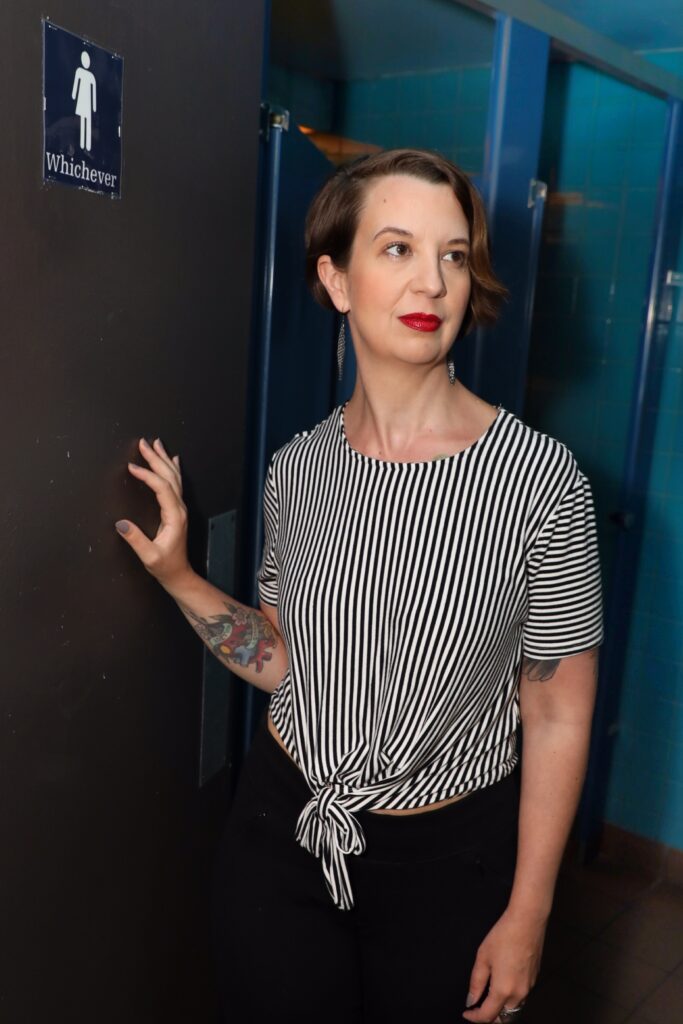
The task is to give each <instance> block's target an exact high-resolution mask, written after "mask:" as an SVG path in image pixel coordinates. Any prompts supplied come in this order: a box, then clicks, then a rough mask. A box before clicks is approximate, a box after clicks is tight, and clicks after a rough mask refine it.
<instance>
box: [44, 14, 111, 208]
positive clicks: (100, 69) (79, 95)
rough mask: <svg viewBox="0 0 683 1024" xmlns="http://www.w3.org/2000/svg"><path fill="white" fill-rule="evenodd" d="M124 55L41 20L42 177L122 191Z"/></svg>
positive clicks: (93, 188)
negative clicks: (121, 55) (111, 51)
mask: <svg viewBox="0 0 683 1024" xmlns="http://www.w3.org/2000/svg"><path fill="white" fill-rule="evenodd" d="M122 90H123V57H120V56H118V54H115V53H110V52H109V51H108V50H103V49H102V47H101V46H96V45H95V44H94V43H91V42H90V41H89V40H87V39H84V38H82V37H81V36H77V35H74V34H73V33H72V32H67V31H66V29H63V28H60V27H59V26H58V25H55V24H53V23H52V22H51V21H45V20H44V21H43V111H44V113H43V122H44V132H43V138H44V144H43V179H44V180H45V181H59V182H61V184H63V185H71V186H73V187H75V188H82V189H87V190H88V191H90V192H101V193H103V194H104V195H110V196H120V195H121V96H122Z"/></svg>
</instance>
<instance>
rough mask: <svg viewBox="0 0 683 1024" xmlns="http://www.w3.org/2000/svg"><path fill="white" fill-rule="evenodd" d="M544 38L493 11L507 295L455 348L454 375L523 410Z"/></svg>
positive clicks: (501, 252) (496, 159) (497, 183)
mask: <svg viewBox="0 0 683 1024" xmlns="http://www.w3.org/2000/svg"><path fill="white" fill-rule="evenodd" d="M549 51H550V39H549V37H548V36H547V35H546V34H544V33H543V32H539V31H538V30H537V29H534V28H530V27H529V26H528V25H525V24H523V23H522V22H519V21H516V20H515V19H514V18H510V17H507V16H505V15H501V14H497V15H496V32H495V40H494V50H493V73H492V76H491V91H490V98H489V114H488V125H487V130H486V143H485V155H484V171H483V174H482V176H481V179H480V180H478V181H477V184H478V185H479V187H480V189H481V192H482V195H483V197H484V201H485V203H486V208H487V215H488V223H489V231H490V234H491V244H492V251H493V263H494V269H495V271H496V273H497V274H498V276H499V277H500V278H501V280H502V281H503V283H504V284H505V285H506V287H507V288H508V289H509V290H510V298H509V300H508V302H507V303H506V305H505V307H504V310H503V313H502V316H501V318H500V321H499V323H498V324H496V326H495V327H493V328H488V329H481V330H479V331H477V332H476V334H475V335H474V336H471V337H469V338H466V339H463V340H462V341H459V342H457V343H456V345H455V350H454V357H455V362H456V372H457V373H458V375H459V376H460V377H461V378H462V379H463V381H464V382H465V383H466V384H467V386H468V387H470V388H471V389H472V390H473V391H475V392H476V393H477V394H478V395H481V396H482V398H485V399H487V401H489V402H491V403H493V404H498V403H501V404H502V405H504V406H505V408H507V409H509V410H510V411H511V412H515V413H517V414H518V415H521V413H522V408H523V403H524V393H525V387H526V370H527V355H528V347H529V332H530V321H531V309H532V307H533V294H534V286H535V282H536V263H537V258H538V246H539V240H540V229H541V222H542V217H543V201H544V198H545V185H544V183H543V182H539V181H538V180H537V174H538V158H539V152H540V144H541V130H542V126H543V108H544V104H545V86H546V76H547V68H548V55H549Z"/></svg>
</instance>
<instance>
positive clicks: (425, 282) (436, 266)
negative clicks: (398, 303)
mask: <svg viewBox="0 0 683 1024" xmlns="http://www.w3.org/2000/svg"><path fill="white" fill-rule="evenodd" d="M413 288H414V290H415V291H421V292H427V294H428V295H441V294H443V292H444V290H445V281H444V277H443V273H442V268H441V262H440V260H438V259H435V260H433V259H423V260H421V261H420V262H419V263H418V264H417V265H416V267H415V277H414V279H413Z"/></svg>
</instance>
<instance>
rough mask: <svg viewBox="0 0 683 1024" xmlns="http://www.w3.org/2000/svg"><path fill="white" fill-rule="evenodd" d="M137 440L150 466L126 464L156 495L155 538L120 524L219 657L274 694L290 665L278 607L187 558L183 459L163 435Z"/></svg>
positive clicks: (129, 524) (120, 529) (121, 531)
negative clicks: (228, 585)
mask: <svg viewBox="0 0 683 1024" xmlns="http://www.w3.org/2000/svg"><path fill="white" fill-rule="evenodd" d="M138 444H139V448H140V453H141V454H142V455H143V456H144V458H145V459H146V460H147V463H148V466H149V468H145V467H144V466H140V465H138V464H137V463H134V462H129V463H128V469H129V471H130V472H131V473H132V475H133V476H134V477H136V478H137V479H138V480H141V481H142V482H143V483H145V484H147V486H148V487H149V488H150V489H151V490H152V491H153V492H154V494H155V495H156V497H157V500H158V502H159V511H160V515H161V521H160V523H159V527H158V529H157V532H156V536H155V537H154V539H151V538H149V537H147V536H146V534H145V533H143V531H142V530H141V529H140V527H139V526H136V524H135V523H133V522H131V520H130V519H119V520H118V521H117V522H116V524H115V525H116V529H117V530H118V532H119V534H120V535H121V537H122V538H123V539H124V540H125V541H126V543H127V544H128V546H129V547H130V548H132V549H133V551H134V552H135V554H136V555H137V556H138V558H139V559H140V561H141V562H142V564H143V565H144V567H145V569H146V570H147V571H148V572H149V573H150V574H151V575H152V576H154V577H155V579H157V580H158V581H159V583H160V584H161V586H162V587H163V588H164V590H166V592H167V593H168V594H170V595H171V597H172V598H173V599H174V600H175V601H176V602H177V604H178V606H179V608H180V610H181V611H182V613H183V614H184V615H185V618H186V619H187V620H188V622H189V623H190V625H192V626H193V627H194V629H195V630H196V632H197V633H198V634H199V636H200V637H201V638H202V640H203V641H204V643H205V644H206V646H207V647H208V648H209V650H210V651H211V652H212V653H213V654H215V655H216V657H217V658H218V659H219V661H222V662H223V664H224V665H227V666H228V668H230V669H231V670H232V671H233V672H234V673H235V675H238V676H240V677H241V678H242V679H244V680H246V682H248V683H252V684H253V685H254V686H257V687H258V688H259V689H260V690H265V691H266V693H272V692H273V690H275V689H276V687H277V685H278V683H279V682H280V680H281V679H282V678H283V677H284V675H285V673H286V671H287V665H288V658H287V650H286V647H285V644H284V641H283V640H282V636H281V635H280V630H279V620H278V618H277V610H276V609H275V608H271V607H270V606H268V609H267V614H266V613H264V612H263V611H257V610H256V608H250V607H249V606H248V605H244V604H241V603H240V602H239V601H236V600H235V598H234V597H228V595H227V594H224V593H223V591H222V590H219V589H218V587H214V586H213V584H212V583H209V582H208V581H207V580H205V579H203V578H202V577H201V576H199V575H198V574H197V573H196V572H194V571H193V569H192V567H191V565H190V564H189V562H188V558H187V507H186V505H185V502H184V500H183V483H182V477H181V472H180V459H179V457H178V456H177V455H174V456H173V457H171V456H170V455H169V454H168V452H167V451H166V449H165V448H164V446H163V444H162V442H161V440H160V438H156V439H155V441H154V442H153V444H152V445H150V444H149V443H148V442H147V441H146V439H145V438H140V440H139V442H138Z"/></svg>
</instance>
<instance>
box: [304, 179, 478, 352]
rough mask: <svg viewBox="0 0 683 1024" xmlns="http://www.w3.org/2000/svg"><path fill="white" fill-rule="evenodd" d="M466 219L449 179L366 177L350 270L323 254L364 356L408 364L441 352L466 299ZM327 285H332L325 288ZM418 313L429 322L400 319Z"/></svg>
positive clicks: (334, 295)
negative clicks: (437, 319)
mask: <svg viewBox="0 0 683 1024" xmlns="http://www.w3.org/2000/svg"><path fill="white" fill-rule="evenodd" d="M468 253H469V225H468V223H467V218H466V217H465V214H464V212H463V209H462V207H461V205H460V203H459V202H458V200H457V199H456V198H455V195H454V193H453V189H452V188H451V186H450V185H447V184H445V183H444V184H433V183H431V182H428V181H424V180H422V179H421V178H415V177H413V176H409V175H405V174H393V175H387V176H385V177H382V178H378V179H377V180H375V181H370V182H369V183H368V185H367V187H366V190H365V201H364V205H363V209H362V212H361V215H360V218H359V222H358V228H357V231H356V236H355V238H354V241H353V247H352V250H351V259H350V262H349V266H348V269H347V270H346V271H345V272H343V271H338V270H336V268H334V267H333V265H332V264H331V262H329V257H324V256H323V257H321V260H323V261H325V260H327V261H328V265H327V266H326V267H325V270H326V271H327V272H328V273H327V274H326V279H325V278H323V280H324V283H325V284H326V286H327V287H328V291H330V294H331V295H332V298H333V301H334V302H335V305H336V306H337V309H340V310H344V311H346V310H348V319H349V324H350V326H351V330H352V332H353V337H354V341H355V342H356V345H357V346H358V349H359V355H360V356H361V358H362V357H363V356H365V357H366V358H373V357H374V359H385V360H386V359H388V360H391V361H396V360H399V361H404V362H410V363H413V364H423V365H424V364H431V363H437V362H439V361H441V360H442V359H443V358H445V356H446V354H447V353H448V350H449V349H450V347H451V345H452V344H453V341H454V339H455V337H456V335H457V333H458V330H459V329H460V325H461V323H462V321H463V318H464V316H465V313H466V311H467V306H468V302H469V298H470V289H471V281H470V271H469V266H468ZM330 286H332V287H330ZM416 313H423V314H428V315H431V316H432V317H438V318H440V322H436V326H435V329H425V328H429V327H430V326H431V327H434V321H432V323H431V324H430V323H429V322H428V321H420V320H419V318H415V319H413V320H412V321H410V322H406V321H405V320H402V319H401V317H407V316H408V315H409V314H416Z"/></svg>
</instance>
